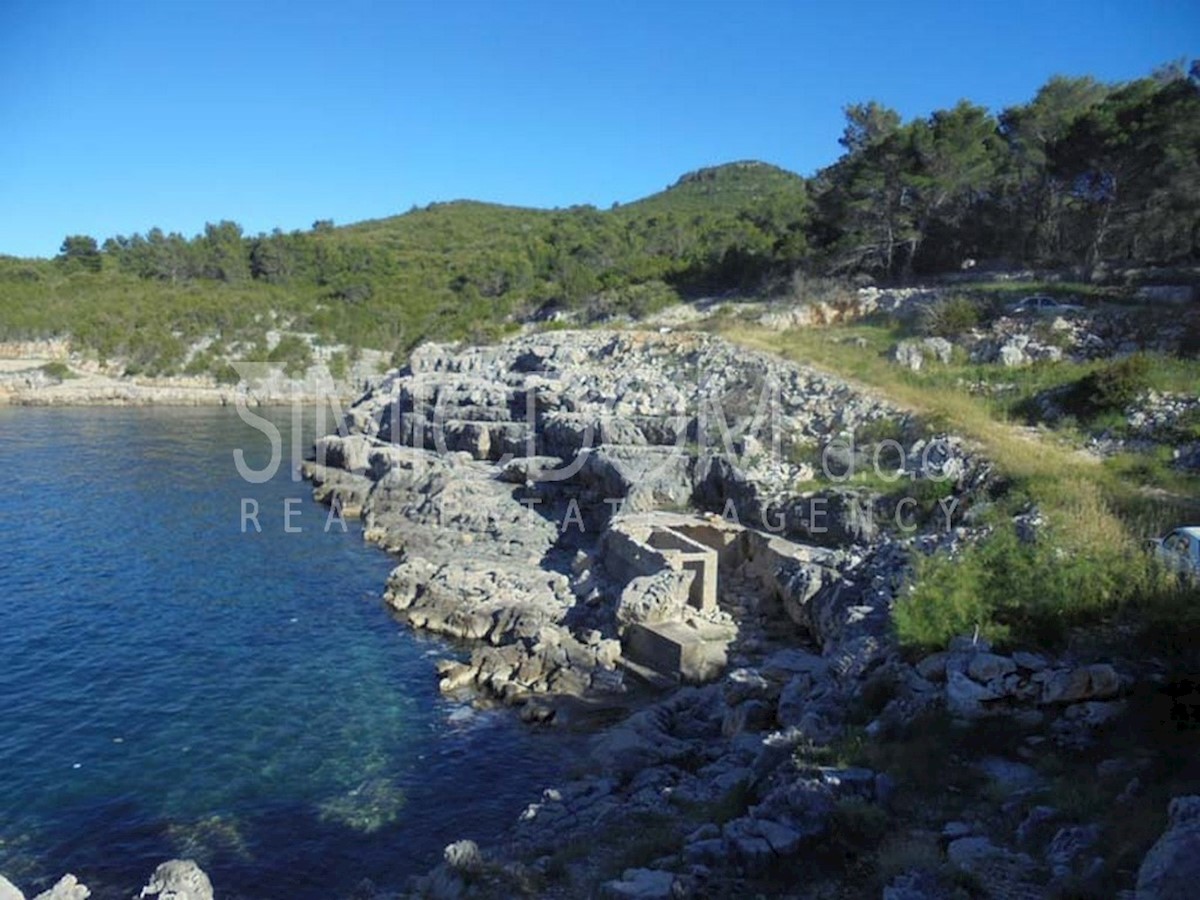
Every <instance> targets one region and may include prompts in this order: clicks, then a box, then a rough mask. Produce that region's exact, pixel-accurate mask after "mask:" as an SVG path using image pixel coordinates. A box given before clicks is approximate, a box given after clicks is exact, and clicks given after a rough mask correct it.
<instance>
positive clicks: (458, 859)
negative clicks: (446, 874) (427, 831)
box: [442, 840, 484, 873]
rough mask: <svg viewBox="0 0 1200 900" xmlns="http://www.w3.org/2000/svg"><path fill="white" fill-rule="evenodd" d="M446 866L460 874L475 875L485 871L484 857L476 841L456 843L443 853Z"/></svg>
mask: <svg viewBox="0 0 1200 900" xmlns="http://www.w3.org/2000/svg"><path fill="white" fill-rule="evenodd" d="M442 858H443V859H444V860H445V862H446V865H448V866H449V867H450V868H452V869H454V870H456V871H458V872H466V873H475V872H478V871H480V870H481V869H483V865H484V863H483V855H482V854H481V853H480V852H479V845H478V844H476V843H475V842H474V841H468V840H463V841H455V842H454V843H453V844H449V845H448V846H447V847H446V849H445V850H444V851H442Z"/></svg>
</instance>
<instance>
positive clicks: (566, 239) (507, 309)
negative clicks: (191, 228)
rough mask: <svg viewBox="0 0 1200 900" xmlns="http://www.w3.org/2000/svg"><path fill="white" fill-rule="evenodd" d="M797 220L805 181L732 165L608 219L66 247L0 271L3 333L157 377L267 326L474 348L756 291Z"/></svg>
mask: <svg viewBox="0 0 1200 900" xmlns="http://www.w3.org/2000/svg"><path fill="white" fill-rule="evenodd" d="M806 210H807V199H806V195H805V185H804V180H803V179H802V178H800V177H799V176H797V175H794V174H791V173H788V172H785V171H783V170H782V169H778V168H776V167H774V166H768V165H765V164H762V163H754V164H748V163H736V164H732V165H729V166H718V167H715V168H712V169H705V170H702V171H700V172H696V173H692V174H691V175H687V176H684V177H683V178H681V179H680V180H679V182H678V183H677V184H676V185H674V186H672V187H670V188H668V189H667V190H665V191H663V192H661V193H659V194H655V195H653V196H652V197H648V198H646V199H644V200H641V201H638V202H637V203H632V204H629V205H627V206H614V208H613V209H611V210H606V211H600V210H597V209H595V208H594V207H588V206H580V207H571V208H569V209H556V210H540V209H522V208H517V207H507V206H499V205H494V204H487V203H478V202H473V201H455V202H451V203H435V204H431V205H430V206H428V207H425V208H424V209H414V210H412V211H410V212H408V213H405V214H404V215H399V216H394V217H390V218H386V219H378V220H373V221H367V222H360V223H357V224H353V225H348V226H344V227H334V226H333V225H332V223H329V222H316V223H314V226H313V228H312V229H311V230H309V231H304V232H292V233H289V234H285V233H282V232H278V231H277V232H275V233H273V234H270V235H259V236H256V237H247V236H245V235H243V234H242V231H241V229H240V227H239V226H237V225H236V224H235V223H231V222H221V223H218V224H216V225H209V226H208V227H207V228H206V230H205V233H204V234H202V235H198V236H196V237H195V238H192V239H190V240H188V239H185V238H183V237H182V236H180V235H167V234H163V233H162V232H161V231H158V230H152V231H150V232H148V233H147V234H146V235H144V236H143V235H134V236H132V237H121V236H118V237H114V238H110V239H108V240H107V241H105V242H104V243H103V245H101V246H97V245H96V242H95V241H93V240H91V239H89V238H87V237H86V236H78V237H73V238H70V239H68V241H66V242H64V250H63V253H62V254H61V255H60V257H58V258H57V259H55V260H20V259H14V258H3V259H0V338H3V339H9V340H12V339H25V338H32V337H39V336H45V335H49V334H67V335H71V336H72V337H73V338H74V339H75V340H76V341H77V343H79V344H81V345H83V346H85V347H89V348H92V349H94V350H95V351H96V352H97V353H98V354H100V355H101V356H106V357H109V356H114V355H123V356H126V355H127V356H129V357H131V358H132V359H134V360H135V365H136V366H137V367H138V368H139V369H140V370H143V371H150V372H154V373H169V372H173V371H177V370H178V368H179V366H180V365H181V362H182V360H183V358H184V354H185V352H186V346H187V344H188V343H190V342H191V341H193V340H195V339H197V338H199V337H203V336H207V335H213V336H216V337H217V338H218V344H217V345H216V347H214V349H213V351H212V352H211V353H210V354H208V357H211V358H212V359H213V360H215V359H217V358H218V357H220V356H221V355H222V354H223V353H225V352H226V350H227V348H228V345H229V344H231V343H232V342H238V343H239V344H240V345H241V351H240V352H243V353H248V352H252V350H253V348H254V345H255V344H256V343H258V342H259V341H261V340H262V338H263V335H264V334H265V332H266V331H267V330H268V329H269V328H271V327H273V326H276V327H286V328H289V329H292V330H298V331H312V332H316V333H317V334H319V335H320V336H321V337H322V339H324V340H326V341H328V342H340V343H347V344H350V345H352V346H359V347H365V346H370V347H378V348H383V349H387V350H393V351H396V352H398V353H403V352H404V351H405V350H406V349H408V348H409V347H411V346H413V345H414V344H415V343H417V342H418V341H420V340H423V339H426V338H472V339H486V338H488V337H492V336H495V335H496V334H498V333H500V332H503V331H504V330H505V329H506V328H510V327H512V324H513V323H514V321H516V320H517V319H518V318H521V317H526V316H529V315H531V314H534V313H535V312H537V311H538V310H539V309H540V308H542V307H546V308H548V309H554V308H559V309H578V308H581V307H586V308H587V311H589V312H590V313H591V314H594V315H603V314H611V313H621V312H627V313H632V314H635V315H636V314H643V313H646V312H648V311H650V310H652V309H655V308H658V307H661V306H662V305H665V304H667V303H670V302H673V301H675V300H676V299H678V298H679V297H680V296H681V295H686V294H689V293H694V292H705V291H723V290H728V289H732V288H743V287H748V286H751V285H754V284H757V283H758V282H760V281H761V280H762V278H763V277H764V276H767V275H769V274H771V273H772V272H774V271H782V270H784V269H785V268H786V267H787V266H788V265H790V264H792V262H794V259H795V258H798V255H799V253H800V252H801V251H802V250H803V224H804V220H805V215H806ZM248 348H249V349H248ZM263 352H265V350H264V351H263ZM203 366H204V362H203V361H201V362H200V363H199V364H198V365H197V366H194V367H193V368H194V369H195V368H200V369H202V368H203Z"/></svg>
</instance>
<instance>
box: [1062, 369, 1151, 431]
mask: <svg viewBox="0 0 1200 900" xmlns="http://www.w3.org/2000/svg"><path fill="white" fill-rule="evenodd" d="M1150 384H1151V366H1150V360H1149V359H1147V358H1146V357H1145V356H1144V355H1142V354H1140V353H1138V354H1134V355H1133V356H1127V357H1125V358H1124V359H1119V360H1116V361H1115V362H1111V363H1109V364H1108V365H1106V366H1104V367H1103V368H1100V369H1097V370H1096V371H1094V372H1092V373H1091V374H1089V375H1085V376H1084V377H1083V378H1080V379H1079V380H1078V381H1076V382H1075V383H1074V384H1073V385H1072V386H1071V387H1070V389H1069V390H1068V391H1067V392H1066V395H1065V396H1064V398H1063V406H1064V408H1065V409H1066V410H1067V412H1069V413H1071V414H1072V415H1075V416H1077V417H1078V418H1080V419H1084V420H1090V419H1092V418H1094V417H1096V416H1098V415H1101V414H1103V413H1112V412H1120V411H1122V410H1124V409H1125V408H1126V407H1127V406H1129V404H1131V403H1133V401H1134V400H1136V399H1137V398H1138V396H1139V395H1140V394H1143V393H1145V392H1146V391H1147V390H1149V389H1150Z"/></svg>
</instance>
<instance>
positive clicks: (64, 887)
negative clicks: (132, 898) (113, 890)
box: [0, 859, 213, 900]
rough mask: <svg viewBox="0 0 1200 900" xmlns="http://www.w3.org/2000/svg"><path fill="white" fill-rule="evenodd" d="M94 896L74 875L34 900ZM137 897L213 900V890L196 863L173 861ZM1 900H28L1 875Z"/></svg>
mask: <svg viewBox="0 0 1200 900" xmlns="http://www.w3.org/2000/svg"><path fill="white" fill-rule="evenodd" d="M91 896H92V892H91V891H90V890H88V888H87V886H86V885H84V884H81V883H80V882H79V879H77V878H76V877H75V876H74V875H64V876H63V877H62V878H60V879H59V880H58V881H57V882H56V883H55V884H54V886H53V887H51V888H50V889H49V890H46V891H43V892H42V893H40V894H38V895H37V896H36V897H34V898H33V900H87V898H88V897H91ZM137 897H138V898H139V900H140V898H149V897H156V898H158V900H213V887H212V882H211V881H209V879H208V875H206V874H205V873H204V870H203V869H201V868H200V867H199V866H198V865H196V863H194V862H192V861H191V860H180V859H172V860H169V861H168V862H165V863H163V864H162V865H160V866H159V867H158V868H157V869H155V870H154V874H153V875H152V876H151V877H150V881H149V882H148V883H147V884H146V886H145V887H144V888H142V890H141V892H140V893H139V894H138V895H137ZM0 900H25V895H24V894H22V893H21V891H20V890H18V889H17V887H16V886H15V885H14V884H13V883H12V882H10V881H9V880H8V879H6V878H5V877H4V876H3V875H0Z"/></svg>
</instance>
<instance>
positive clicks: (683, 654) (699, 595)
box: [600, 512, 828, 683]
mask: <svg viewBox="0 0 1200 900" xmlns="http://www.w3.org/2000/svg"><path fill="white" fill-rule="evenodd" d="M600 552H601V559H602V562H603V565H604V568H605V570H606V571H607V573H608V575H609V577H610V578H611V579H613V581H614V582H615V583H617V584H624V585H625V588H624V591H623V593H622V595H621V599H620V601H619V606H618V613H617V615H618V620H619V621H621V622H622V625H623V627H622V631H621V646H622V652H623V654H624V657H625V659H626V661H627V662H629V663H632V664H634V665H635V666H640V667H645V668H648V669H650V670H652V671H653V672H656V673H658V674H659V675H660V676H663V677H666V678H668V679H671V680H674V681H685V682H690V683H703V682H706V681H711V680H713V679H714V678H717V677H719V676H720V675H721V674H722V673H723V671H724V669H725V667H726V665H727V661H728V649H729V647H730V645H731V644H732V643H733V642H734V640H735V639H736V638H737V637H738V625H737V623H736V622H735V621H734V619H733V618H732V617H731V616H730V615H729V614H728V612H726V611H724V610H722V608H721V604H720V603H719V602H718V597H719V594H720V588H721V584H722V580H723V579H729V578H732V577H734V576H738V577H741V578H743V579H750V580H753V581H754V582H756V583H757V584H758V585H759V586H760V587H761V589H762V596H763V597H764V598H765V601H766V602H769V603H775V604H776V605H777V607H778V612H779V616H780V617H785V616H791V611H790V610H789V609H788V598H789V597H791V596H793V594H794V586H793V585H792V584H791V579H792V578H793V576H794V573H795V571H796V569H797V567H798V566H803V567H805V571H809V572H811V571H814V568H813V567H814V566H815V567H816V569H815V571H817V572H820V571H822V570H821V568H820V566H821V564H822V563H824V562H827V561H828V560H827V559H826V557H827V556H828V552H827V551H823V550H820V549H819V548H815V547H810V546H808V545H804V544H798V543H795V542H793V541H789V540H785V539H783V538H779V537H776V536H774V535H770V534H766V533H763V532H759V531H756V530H754V529H751V528H746V527H744V526H742V525H739V524H737V523H735V522H730V521H727V520H725V519H722V518H720V517H718V516H701V515H693V514H679V513H667V512H651V513H637V514H630V515H622V516H618V517H617V518H615V519H614V520H613V521H612V522H611V523H610V526H609V529H608V531H607V532H606V533H605V535H604V538H603V540H602V541H601V547H600ZM791 618H792V621H794V622H796V623H797V624H799V622H800V620H799V619H797V617H796V616H791Z"/></svg>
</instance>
